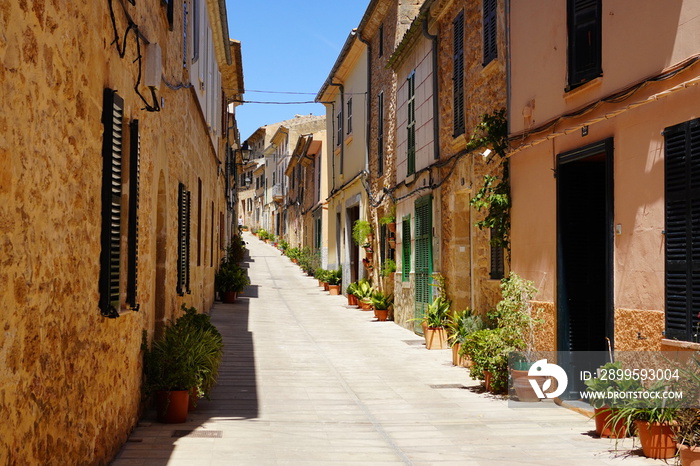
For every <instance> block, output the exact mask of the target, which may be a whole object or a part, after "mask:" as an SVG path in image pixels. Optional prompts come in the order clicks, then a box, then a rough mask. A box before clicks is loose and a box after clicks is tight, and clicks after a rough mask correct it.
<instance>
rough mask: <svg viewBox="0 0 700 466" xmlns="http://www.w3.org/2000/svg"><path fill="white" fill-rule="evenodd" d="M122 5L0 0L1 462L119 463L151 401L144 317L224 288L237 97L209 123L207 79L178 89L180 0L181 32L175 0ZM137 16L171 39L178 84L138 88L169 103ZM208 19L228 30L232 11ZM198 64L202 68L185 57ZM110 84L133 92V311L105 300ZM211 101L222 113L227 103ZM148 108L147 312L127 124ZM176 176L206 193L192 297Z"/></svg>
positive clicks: (143, 230)
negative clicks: (180, 262)
mask: <svg viewBox="0 0 700 466" xmlns="http://www.w3.org/2000/svg"><path fill="white" fill-rule="evenodd" d="M123 3H124V5H123V6H122V4H120V2H108V1H106V0H105V1H95V2H87V3H84V2H78V3H75V2H69V3H65V2H64V3H61V4H60V5H59V2H56V1H51V2H48V1H46V2H45V1H36V2H26V1H19V2H8V1H3V2H0V29H1V30H2V31H3V33H2V38H0V94H1V95H3V103H2V110H0V135H1V136H2V137H0V159H1V160H2V164H0V306H1V307H2V309H4V311H3V315H2V319H1V322H2V332H1V333H0V417H2V419H3V423H2V427H0V463H2V464H46V465H51V464H106V463H107V462H108V461H109V460H110V458H111V457H112V456H113V454H114V453H115V452H116V451H117V450H118V448H119V447H120V445H121V443H122V442H124V441H125V440H126V438H127V434H128V433H129V432H130V430H131V429H132V428H133V426H134V425H135V424H136V422H137V419H138V417H139V415H140V412H141V411H140V410H141V398H142V394H141V390H140V388H141V339H142V331H146V332H147V333H148V336H149V338H150V337H151V336H152V335H153V333H154V331H155V329H156V327H157V326H158V325H159V323H162V321H163V320H164V319H168V318H171V317H173V316H176V315H177V312H178V310H179V308H180V304H182V303H187V304H188V305H193V306H196V307H197V308H198V309H200V310H208V309H209V308H210V306H211V305H212V302H213V299H214V289H213V275H214V270H215V266H216V265H217V264H218V261H219V258H220V257H221V254H222V247H223V246H225V242H226V239H225V236H226V235H227V234H228V232H229V231H230V230H228V229H227V226H226V225H224V224H223V223H222V220H221V219H222V218H225V217H226V212H227V205H226V198H225V196H224V186H225V185H224V177H223V176H220V175H219V174H218V167H219V164H218V162H217V161H218V160H223V158H224V154H225V151H224V140H223V139H222V137H223V132H222V129H221V128H220V127H218V126H219V125H218V122H220V121H221V111H222V109H223V103H221V102H220V101H218V115H219V117H218V122H217V123H215V124H208V122H207V120H206V118H207V117H206V116H205V115H204V114H203V113H202V111H201V108H202V107H201V105H200V103H199V100H198V97H197V96H196V94H195V93H194V92H193V90H192V89H190V88H187V87H184V88H180V89H179V90H175V88H177V87H178V86H176V85H175V84H177V83H187V82H188V80H189V76H188V69H189V68H185V69H184V70H183V46H184V44H183V25H184V23H183V17H182V9H175V11H174V16H173V18H174V19H173V30H172V31H170V30H169V29H170V27H169V24H168V15H167V6H166V5H164V4H161V3H160V2H159V3H157V4H156V3H152V4H146V3H142V2H137V4H136V5H131V4H128V2H123ZM110 5H111V6H112V7H113V17H114V21H115V25H116V29H113V27H112V15H111V13H110ZM202 5H203V4H202ZM127 15H128V16H130V17H131V18H133V20H134V21H135V22H137V23H138V32H139V34H140V35H141V37H143V38H147V39H148V41H149V42H150V43H151V44H156V43H158V44H161V47H162V57H163V61H162V63H163V69H162V75H163V76H164V77H165V78H166V79H168V80H169V82H170V83H171V84H173V86H172V87H173V89H171V88H169V87H168V86H166V85H164V83H163V82H161V76H160V74H158V76H157V82H156V83H155V84H156V85H157V86H158V87H159V89H158V90H157V91H156V94H155V95H156V97H155V99H153V98H152V97H151V93H150V91H149V90H148V88H146V87H145V86H144V85H143V82H142V83H141V85H139V86H137V89H138V90H139V91H140V92H141V93H142V94H143V95H144V97H145V100H146V101H147V102H148V105H151V106H159V107H160V111H159V112H148V111H146V110H144V107H145V106H146V103H145V102H144V101H143V100H141V98H139V96H138V95H137V94H136V93H135V91H134V86H135V83H136V81H137V75H138V66H139V63H138V61H136V62H134V60H135V58H136V56H137V54H136V40H137V38H136V34H135V31H134V30H133V29H132V30H131V31H130V32H125V31H128V30H127V26H128V22H127ZM209 17H211V18H214V19H212V28H213V29H214V30H218V31H219V35H221V30H220V28H221V24H220V23H219V24H216V21H218V20H219V12H218V10H216V11H211V12H210V15H209ZM115 34H117V35H118V37H119V41H118V43H119V44H120V45H119V47H121V46H122V45H121V44H125V50H124V58H120V54H119V52H118V51H117V45H116V44H115V43H113V41H114V40H115ZM124 34H128V38H127V40H126V41H125V42H122V41H123V40H124ZM188 37H191V34H188ZM140 42H141V44H140V45H141V47H142V48H141V52H142V54H144V56H145V55H149V57H150V56H151V55H150V54H149V53H148V52H147V47H146V44H145V41H144V40H141V41H140ZM189 45H190V47H191V44H189ZM211 45H212V44H211V42H209V43H207V42H203V47H206V46H211ZM224 47H225V46H224V44H221V45H220V46H219V47H218V48H219V51H223V50H224ZM188 50H191V48H190V49H188ZM203 52H206V50H203ZM212 56H214V54H212ZM216 57H217V60H221V59H222V57H223V52H221V54H218V53H217V55H216ZM149 59H150V58H149ZM185 63H186V64H187V65H188V67H189V65H190V62H189V60H188V59H187V57H186V58H185ZM144 66H145V61H144ZM223 66H226V65H225V63H224V65H223ZM217 76H218V75H217ZM144 78H145V76H144ZM219 79H220V78H219ZM105 88H109V89H114V90H117V92H118V95H119V96H120V97H122V98H123V100H124V111H123V123H124V128H125V131H124V133H123V136H124V139H123V156H124V166H123V186H122V188H123V189H122V192H123V194H122V199H121V208H122V215H121V219H122V220H123V221H124V223H123V224H122V229H121V233H122V235H121V241H120V244H121V247H122V253H121V270H122V273H121V281H120V283H119V284H118V285H117V286H118V287H119V306H118V309H117V311H118V312H119V313H120V314H121V317H119V318H114V319H110V318H106V317H103V316H102V315H101V312H100V308H99V306H98V302H99V301H100V291H99V286H98V283H99V277H100V254H101V241H100V238H101V234H102V204H103V203H102V179H103V157H102V144H103V133H104V126H103V94H104V90H105ZM216 94H217V95H220V93H219V91H218V90H217V91H216ZM210 102H211V103H212V105H213V104H216V102H217V100H216V99H214V100H212V101H210ZM210 110H211V112H213V113H210V115H209V116H210V117H212V116H213V114H214V113H216V111H217V109H216V108H215V107H212V108H211V109H210ZM135 120H138V121H139V134H140V189H139V195H140V196H139V197H140V200H139V207H138V214H137V215H138V227H139V237H138V250H139V262H138V269H137V270H138V289H137V290H138V294H137V303H138V304H139V311H138V312H135V311H132V310H129V309H128V306H127V305H126V302H125V295H126V283H127V274H126V265H127V256H128V254H127V251H128V249H129V246H130V245H131V244H130V243H129V244H128V243H127V241H128V240H127V227H128V217H129V216H128V212H129V208H128V206H129V196H128V193H129V189H128V188H129V187H130V186H132V185H133V184H134V183H135V180H134V179H130V177H129V175H128V174H127V170H128V168H129V161H128V154H129V144H128V143H129V141H130V138H135V134H136V132H135V131H134V130H133V129H129V128H130V127H129V124H130V123H131V122H133V121H135ZM209 123H211V122H209ZM210 127H211V128H212V130H211V131H210ZM217 127H218V128H217ZM214 129H216V130H215V131H214ZM178 183H184V184H185V185H186V186H187V189H188V190H189V191H190V192H191V193H192V198H191V199H192V217H191V219H192V220H191V226H190V232H191V246H190V247H191V251H190V254H191V255H190V263H189V264H190V289H191V293H190V294H186V295H185V296H178V294H177V293H176V278H177V276H176V263H177V250H178V244H177V234H176V232H177V227H178V225H177V220H178V215H177V205H178ZM200 183H201V184H200ZM198 184H200V185H201V190H198V188H197V187H198ZM199 193H201V195H200V194H199ZM198 205H201V216H197V215H196V213H197V212H198ZM198 232H201V233H198Z"/></svg>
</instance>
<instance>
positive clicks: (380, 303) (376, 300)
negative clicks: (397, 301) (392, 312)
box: [370, 290, 394, 311]
mask: <svg viewBox="0 0 700 466" xmlns="http://www.w3.org/2000/svg"><path fill="white" fill-rule="evenodd" d="M370 299H371V301H372V305H373V306H374V308H375V309H377V310H380V311H382V310H386V309H389V307H391V305H392V304H394V295H392V294H384V293H383V292H381V291H378V290H377V291H375V292H374V293H372V296H371V297H370Z"/></svg>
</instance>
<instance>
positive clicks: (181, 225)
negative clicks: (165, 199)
mask: <svg viewBox="0 0 700 466" xmlns="http://www.w3.org/2000/svg"><path fill="white" fill-rule="evenodd" d="M190 197H191V196H190V192H189V191H187V189H186V188H185V185H184V184H182V183H180V184H179V186H178V222H177V223H178V229H177V243H178V255H177V259H178V260H177V262H178V263H177V294H178V295H180V296H183V295H184V294H185V293H190V292H191V291H190Z"/></svg>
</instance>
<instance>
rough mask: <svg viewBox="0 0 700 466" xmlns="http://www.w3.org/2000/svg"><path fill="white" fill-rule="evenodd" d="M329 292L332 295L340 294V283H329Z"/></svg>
mask: <svg viewBox="0 0 700 466" xmlns="http://www.w3.org/2000/svg"><path fill="white" fill-rule="evenodd" d="M328 292H329V294H330V295H331V296H338V295H339V294H340V285H328Z"/></svg>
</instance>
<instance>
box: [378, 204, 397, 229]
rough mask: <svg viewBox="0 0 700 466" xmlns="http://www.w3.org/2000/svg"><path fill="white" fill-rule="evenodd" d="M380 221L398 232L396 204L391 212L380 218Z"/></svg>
mask: <svg viewBox="0 0 700 466" xmlns="http://www.w3.org/2000/svg"><path fill="white" fill-rule="evenodd" d="M379 223H381V224H382V225H386V228H387V229H388V230H389V231H390V232H392V233H396V206H392V207H391V212H390V213H388V214H386V215H385V216H383V217H382V218H380V219H379Z"/></svg>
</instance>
